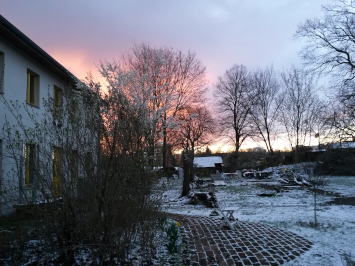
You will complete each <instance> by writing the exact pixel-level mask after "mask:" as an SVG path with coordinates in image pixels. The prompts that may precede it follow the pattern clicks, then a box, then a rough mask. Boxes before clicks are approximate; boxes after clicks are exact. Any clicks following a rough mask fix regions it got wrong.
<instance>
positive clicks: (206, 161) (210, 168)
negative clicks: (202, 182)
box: [194, 156, 223, 177]
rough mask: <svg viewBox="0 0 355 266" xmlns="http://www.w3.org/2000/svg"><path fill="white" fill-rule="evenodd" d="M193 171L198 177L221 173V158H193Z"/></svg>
mask: <svg viewBox="0 0 355 266" xmlns="http://www.w3.org/2000/svg"><path fill="white" fill-rule="evenodd" d="M194 169H195V172H196V174H197V175H198V176H201V177H202V176H209V175H210V174H216V173H217V172H219V173H221V172H222V169H223V160H222V157H221V156H207V157H195V159H194Z"/></svg>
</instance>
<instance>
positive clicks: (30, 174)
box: [25, 144, 36, 186]
mask: <svg viewBox="0 0 355 266" xmlns="http://www.w3.org/2000/svg"><path fill="white" fill-rule="evenodd" d="M35 169H36V146H35V144H26V153H25V186H31V185H33V180H34V176H35Z"/></svg>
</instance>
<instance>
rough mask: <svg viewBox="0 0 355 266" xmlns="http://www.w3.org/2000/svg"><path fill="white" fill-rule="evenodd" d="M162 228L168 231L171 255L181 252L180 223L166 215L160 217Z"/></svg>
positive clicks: (168, 247) (167, 236)
mask: <svg viewBox="0 0 355 266" xmlns="http://www.w3.org/2000/svg"><path fill="white" fill-rule="evenodd" d="M160 224H161V225H162V230H163V231H164V232H165V233H166V238H167V245H166V247H167V249H168V251H169V254H170V255H173V254H176V253H179V252H180V250H181V245H180V244H179V243H178V242H179V238H180V229H179V227H180V223H179V222H176V221H173V220H170V219H167V218H166V217H164V218H162V219H160Z"/></svg>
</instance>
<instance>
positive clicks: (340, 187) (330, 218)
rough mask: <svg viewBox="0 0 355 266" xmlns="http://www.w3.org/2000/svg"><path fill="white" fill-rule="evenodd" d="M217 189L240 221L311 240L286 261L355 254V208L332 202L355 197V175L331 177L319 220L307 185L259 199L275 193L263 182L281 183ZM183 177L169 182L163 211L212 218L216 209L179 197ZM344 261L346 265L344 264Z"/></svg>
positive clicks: (319, 261)
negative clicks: (338, 196) (337, 195)
mask: <svg viewBox="0 0 355 266" xmlns="http://www.w3.org/2000/svg"><path fill="white" fill-rule="evenodd" d="M226 183H227V185H226V186H223V187H222V186H221V187H217V191H216V197H217V200H218V202H219V204H220V206H221V207H222V208H228V209H232V210H235V212H234V216H235V217H236V218H238V219H239V220H240V221H251V222H261V223H266V224H269V225H272V226H276V227H278V228H280V229H283V230H288V231H291V232H293V233H296V234H298V235H300V236H302V237H304V238H306V239H308V240H310V241H311V242H313V244H314V245H313V247H312V248H311V249H310V250H309V251H308V252H306V253H305V254H303V255H301V256H300V257H298V258H296V259H295V260H293V261H291V262H289V263H288V264H287V265H336V266H338V265H343V262H342V258H343V259H344V257H343V255H344V254H351V255H352V260H354V258H355V206H350V205H330V204H329V203H328V202H330V201H332V200H333V199H334V196H335V195H334V193H340V194H341V196H344V197H346V196H352V197H354V196H355V177H354V176H353V177H328V184H327V185H326V186H325V187H324V190H325V191H327V192H332V193H322V194H319V195H318V196H317V202H318V203H319V205H317V219H318V222H319V223H320V226H319V227H317V228H314V227H312V226H311V225H310V223H312V222H313V221H314V205H313V200H314V199H313V194H312V193H311V191H309V190H308V189H307V188H301V187H299V188H290V189H283V191H281V192H280V193H278V194H277V195H276V196H273V197H260V196H258V194H261V193H272V192H273V191H271V190H267V189H265V188H261V187H259V186H258V185H260V184H261V183H263V184H264V185H265V184H268V185H279V183H278V182H276V181H275V180H262V181H260V182H259V181H257V180H253V179H249V180H245V179H243V181H227V182H226ZM181 187H182V180H180V179H177V180H172V181H171V182H170V181H169V185H168V190H167V191H166V192H165V195H164V196H165V202H164V206H165V211H167V212H171V213H179V214H188V215H204V216H208V215H209V214H210V213H211V210H212V209H208V208H206V207H204V206H202V205H189V204H188V199H187V198H185V197H184V198H180V193H181ZM344 265H345V264H344Z"/></svg>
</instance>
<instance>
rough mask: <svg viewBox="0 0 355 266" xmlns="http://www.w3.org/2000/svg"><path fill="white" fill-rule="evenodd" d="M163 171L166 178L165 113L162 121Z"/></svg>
mask: <svg viewBox="0 0 355 266" xmlns="http://www.w3.org/2000/svg"><path fill="white" fill-rule="evenodd" d="M162 152H163V171H164V175H166V176H167V163H166V162H167V158H166V112H165V113H164V119H163V149H162Z"/></svg>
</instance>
